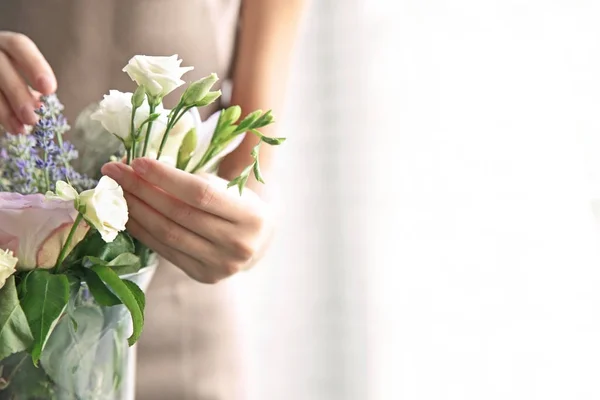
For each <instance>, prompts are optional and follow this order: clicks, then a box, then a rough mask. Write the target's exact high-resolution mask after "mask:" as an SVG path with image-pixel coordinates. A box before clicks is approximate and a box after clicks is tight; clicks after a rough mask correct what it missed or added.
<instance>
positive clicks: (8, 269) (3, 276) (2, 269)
mask: <svg viewBox="0 0 600 400" xmlns="http://www.w3.org/2000/svg"><path fill="white" fill-rule="evenodd" d="M18 261H19V260H17V258H16V257H15V256H14V255H13V252H12V251H9V250H4V251H3V250H0V288H2V287H3V286H4V284H5V283H6V280H7V279H8V278H9V277H10V276H11V275H12V274H14V273H15V270H16V269H15V268H16V266H17V262H18Z"/></svg>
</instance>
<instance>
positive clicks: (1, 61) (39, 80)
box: [0, 31, 56, 133]
mask: <svg viewBox="0 0 600 400" xmlns="http://www.w3.org/2000/svg"><path fill="white" fill-rule="evenodd" d="M28 83H29V84H28ZM30 86H31V87H33V89H34V90H32V89H30ZM55 91H56V77H55V76H54V73H53V72H52V68H50V65H49V64H48V62H47V61H46V59H45V58H44V56H43V55H42V54H41V52H40V51H39V49H38V48H37V46H36V45H35V43H33V42H32V41H31V39H29V38H28V37H27V36H25V35H22V34H20V33H15V32H6V31H0V93H1V94H2V101H1V102H0V124H1V125H3V126H4V127H5V128H6V130H8V131H9V132H12V133H21V132H24V130H25V128H24V125H33V124H35V123H36V122H37V120H38V116H37V115H36V113H35V109H36V108H38V107H39V95H40V94H45V95H49V94H51V93H54V92H55Z"/></svg>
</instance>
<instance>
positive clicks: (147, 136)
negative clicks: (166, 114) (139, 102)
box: [142, 99, 156, 157]
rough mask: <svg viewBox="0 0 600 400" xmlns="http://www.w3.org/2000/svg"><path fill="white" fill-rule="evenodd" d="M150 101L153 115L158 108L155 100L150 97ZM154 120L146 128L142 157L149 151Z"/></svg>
mask: <svg viewBox="0 0 600 400" xmlns="http://www.w3.org/2000/svg"><path fill="white" fill-rule="evenodd" d="M148 101H149V102H150V115H152V114H154V111H155V110H156V105H154V104H153V101H151V100H150V99H149V100H148ZM152 122H153V121H150V122H148V129H146V137H145V138H144V150H143V151H142V157H145V156H146V152H147V151H148V144H149V143H150V132H151V131H152Z"/></svg>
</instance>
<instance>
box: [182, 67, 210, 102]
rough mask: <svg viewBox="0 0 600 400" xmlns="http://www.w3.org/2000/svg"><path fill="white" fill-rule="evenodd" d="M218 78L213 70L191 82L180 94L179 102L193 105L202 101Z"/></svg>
mask: <svg viewBox="0 0 600 400" xmlns="http://www.w3.org/2000/svg"><path fill="white" fill-rule="evenodd" d="M218 80H219V77H218V76H217V74H215V73H214V72H213V73H212V74H210V75H208V76H205V77H204V78H202V79H200V80H198V81H196V82H194V83H192V84H191V85H190V86H188V88H187V89H186V90H185V92H183V95H181V100H180V104H183V105H184V106H193V105H195V104H196V103H198V102H200V101H202V100H203V99H204V97H205V96H206V95H207V94H208V92H209V91H210V89H211V88H212V87H213V85H214V84H215V83H217V81H218Z"/></svg>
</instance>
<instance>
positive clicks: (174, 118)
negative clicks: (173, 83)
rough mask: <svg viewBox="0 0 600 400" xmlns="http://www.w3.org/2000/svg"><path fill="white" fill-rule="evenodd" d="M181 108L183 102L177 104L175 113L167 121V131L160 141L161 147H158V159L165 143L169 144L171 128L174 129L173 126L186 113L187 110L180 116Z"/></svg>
mask: <svg viewBox="0 0 600 400" xmlns="http://www.w3.org/2000/svg"><path fill="white" fill-rule="evenodd" d="M181 109H182V106H181V104H177V106H176V107H175V109H174V110H173V115H172V116H171V118H170V119H169V121H167V129H165V133H164V134H163V137H162V140H161V141H160V147H159V148H158V154H157V155H156V159H157V160H158V159H160V156H161V154H162V151H163V149H164V147H165V145H166V144H167V139H168V137H169V132H170V131H171V129H173V127H174V126H175V124H176V123H177V122H178V121H179V120H180V119H181V117H182V116H183V114H185V112H186V111H187V110H184V112H183V113H181V114H180V115H179V116H178V115H177V114H178V113H179V112H180V111H181ZM188 110H189V109H188Z"/></svg>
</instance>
